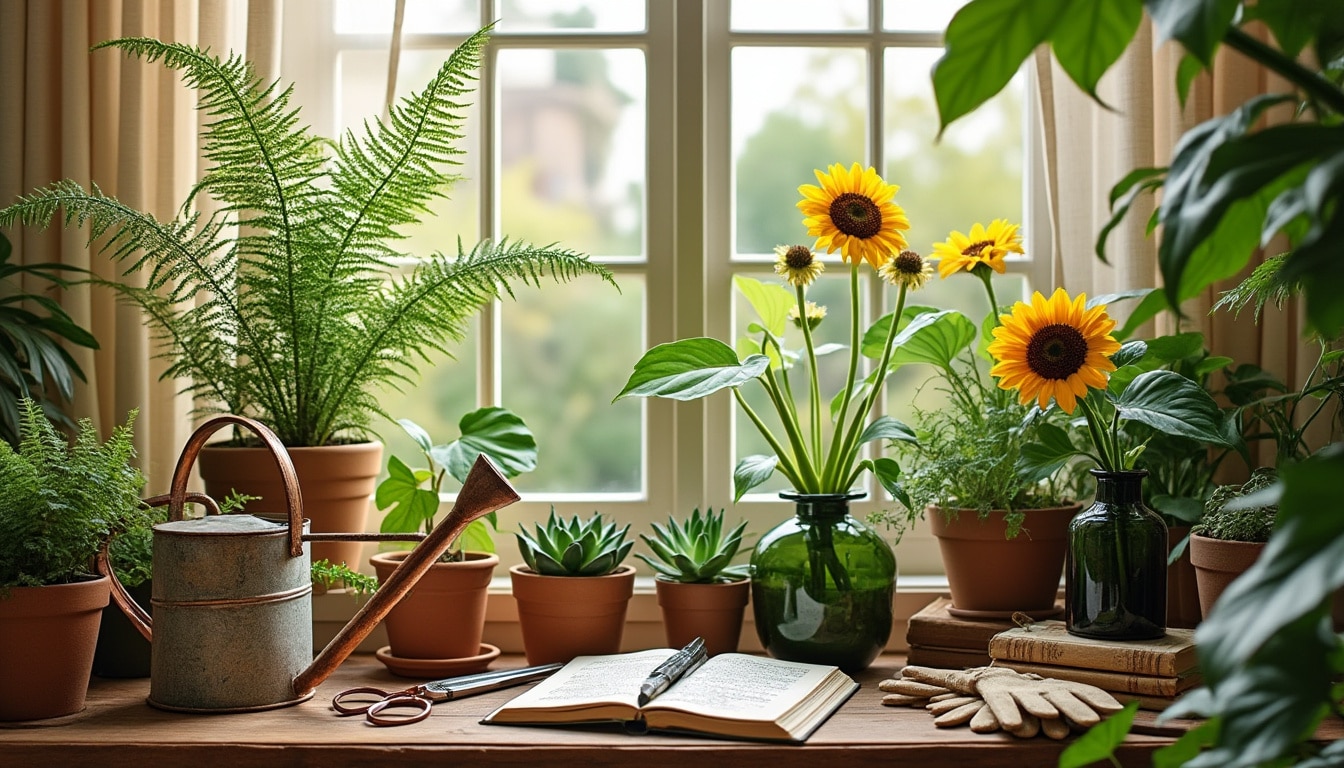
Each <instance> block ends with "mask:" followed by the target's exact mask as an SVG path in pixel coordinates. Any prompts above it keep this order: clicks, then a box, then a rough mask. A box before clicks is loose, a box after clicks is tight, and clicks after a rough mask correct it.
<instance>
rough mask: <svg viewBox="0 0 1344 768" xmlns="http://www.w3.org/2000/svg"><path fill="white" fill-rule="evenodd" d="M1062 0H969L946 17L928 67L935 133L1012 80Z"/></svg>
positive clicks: (1063, 7) (1064, 5) (1060, 13)
mask: <svg viewBox="0 0 1344 768" xmlns="http://www.w3.org/2000/svg"><path fill="white" fill-rule="evenodd" d="M1070 5H1071V4H1070V3H1069V2H1067V0H971V2H969V3H967V4H966V5H965V6H963V7H962V9H961V10H960V11H958V12H957V15H956V16H953V17H952V21H951V23H949V24H948V25H947V34H946V36H945V38H944V40H945V44H946V51H945V52H944V53H943V57H942V58H941V59H939V60H938V62H937V63H936V64H934V66H933V92H934V98H935V99H936V100H937V102H938V121H939V135H941V134H942V131H944V130H946V129H947V126H949V125H951V124H952V121H954V120H956V119H957V118H959V117H961V116H962V115H965V114H967V113H969V112H971V111H972V110H974V109H975V108H976V107H979V106H980V105H981V104H983V103H985V102H986V101H988V100H989V98H990V97H991V96H993V95H994V94H996V93H998V92H999V91H1000V90H1002V89H1003V87H1004V86H1005V85H1007V84H1008V81H1009V80H1012V79H1013V75H1015V74H1017V70H1018V69H1019V68H1020V67H1021V66H1022V62H1024V61H1026V59H1027V57H1028V56H1030V55H1031V52H1032V51H1034V50H1035V49H1036V46H1038V45H1040V44H1041V43H1043V42H1045V41H1046V40H1047V39H1049V37H1050V33H1051V31H1052V30H1053V28H1054V25H1055V24H1056V22H1058V21H1059V20H1060V19H1062V18H1064V17H1065V16H1066V15H1067V14H1069V13H1070V12H1072V11H1071V8H1070Z"/></svg>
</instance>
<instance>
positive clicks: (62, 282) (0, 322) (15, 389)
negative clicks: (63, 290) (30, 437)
mask: <svg viewBox="0 0 1344 768" xmlns="http://www.w3.org/2000/svg"><path fill="white" fill-rule="evenodd" d="M13 255H14V249H13V246H12V245H10V242H9V238H7V237H5V236H4V234H0V288H2V289H3V295H2V296H0V440H3V441H5V442H7V443H9V444H10V445H11V446H13V447H16V448H17V447H18V445H19V422H20V419H21V416H20V414H19V408H18V405H19V401H20V400H21V399H22V398H25V397H29V398H32V399H34V400H35V401H37V403H38V404H39V405H41V406H42V410H43V411H45V412H46V414H47V417H48V418H50V419H52V420H53V421H55V422H56V423H58V424H60V425H62V426H65V427H73V426H74V422H72V421H71V420H70V417H69V416H67V415H66V413H65V411H64V410H62V404H63V403H65V402H69V400H70V399H71V398H72V397H74V394H75V383H74V380H75V379H76V378H78V379H79V380H80V381H83V380H84V371H83V370H81V369H80V367H79V364H78V363H76V362H75V360H74V358H73V357H71V356H70V353H69V352H67V351H66V350H65V348H64V347H62V346H61V345H60V344H58V343H57V341H58V340H64V341H67V342H69V343H71V344H77V345H79V346H81V347H88V348H89V349H97V348H98V342H97V341H96V340H95V339H94V338H93V336H92V335H91V334H90V333H89V332H88V331H86V330H84V329H83V328H80V327H79V326H78V325H76V324H75V322H74V321H73V320H71V319H70V315H68V314H67V313H66V311H65V310H64V309H62V308H61V305H60V304H57V303H56V302H55V301H52V300H51V298H49V297H47V296H45V295H42V294H33V293H24V292H23V291H22V290H19V288H18V286H17V285H16V281H17V280H18V279H20V278H23V277H25V276H26V277H30V278H36V279H40V280H45V281H47V282H49V283H51V284H52V285H57V286H62V287H64V286H66V285H68V282H67V281H66V279H65V278H63V277H61V276H60V273H61V272H63V271H64V272H79V271H82V270H80V269H78V268H77V267H72V266H68V265H65V264H55V263H43V264H14V263H12V262H11V261H10V259H11V258H12V257H13ZM25 302H32V303H35V304H38V305H40V306H41V307H42V309H45V310H46V312H47V314H45V315H41V314H38V313H37V312H34V311H32V310H30V309H28V308H26V307H25V306H24V303H25Z"/></svg>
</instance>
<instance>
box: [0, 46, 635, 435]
mask: <svg viewBox="0 0 1344 768" xmlns="http://www.w3.org/2000/svg"><path fill="white" fill-rule="evenodd" d="M488 31H489V29H488V28H487V29H483V30H481V31H479V32H477V33H476V34H473V35H471V36H470V37H468V38H467V39H466V40H465V41H464V42H463V43H462V44H461V45H459V46H458V47H457V49H456V50H454V51H453V52H452V53H451V54H450V55H449V56H448V58H447V59H446V60H445V61H444V63H443V65H442V67H440V69H439V70H438V72H437V73H436V74H435V75H434V77H433V78H432V79H431V80H430V81H429V82H428V83H427V84H426V85H425V86H424V88H423V89H422V90H420V91H418V92H415V93H412V94H411V95H409V96H407V97H406V98H404V99H402V100H401V101H400V102H399V103H398V104H397V105H395V106H394V107H392V108H391V110H390V115H389V117H388V118H387V119H386V120H379V119H377V118H373V119H370V120H367V121H366V122H365V124H364V126H363V127H362V128H361V129H359V130H354V131H347V132H346V133H345V134H344V135H342V136H341V137H340V138H339V139H338V140H335V141H331V140H327V139H324V138H321V137H319V136H316V135H314V134H313V133H312V132H311V130H310V128H309V127H308V126H306V125H304V124H303V123H302V121H301V120H300V117H299V112H298V110H297V109H296V108H294V107H293V106H292V105H291V102H290V100H291V97H292V94H293V89H292V87H284V86H283V85H281V83H279V82H274V83H269V84H268V83H264V82H263V81H262V80H261V79H260V78H258V76H257V75H256V73H255V71H254V69H253V67H252V66H251V65H250V64H249V63H247V62H246V61H244V60H243V59H242V58H241V57H240V56H237V55H232V56H230V57H229V58H228V59H227V60H221V59H219V58H217V57H215V56H213V55H211V54H209V53H208V52H206V51H203V50H201V49H199V48H195V47H192V46H188V45H182V44H178V43H167V42H162V41H159V40H153V39H147V38H125V39H119V40H111V41H108V42H105V43H101V44H99V45H98V46H96V48H99V49H101V48H108V47H112V48H118V49H121V50H123V51H125V52H126V53H128V54H130V55H132V56H135V57H138V58H141V59H144V60H146V61H150V62H154V61H162V63H163V64H164V65H165V66H167V67H169V68H171V69H174V70H178V71H180V72H181V73H182V77H183V80H184V82H185V83H186V85H187V86H188V87H191V88H194V89H196V90H197V91H198V92H199V99H198V105H199V106H198V108H199V109H200V110H201V111H202V112H203V113H204V114H205V115H206V116H207V122H206V124H205V127H204V128H203V135H202V152H203V154H204V156H205V158H206V160H207V167H206V169H205V172H204V175H203V177H202V178H201V180H200V181H199V182H198V183H197V184H196V186H195V187H194V188H193V189H192V191H191V194H190V195H189V196H188V198H187V200H185V201H184V202H183V204H182V206H181V208H180V209H179V213H178V215H177V216H176V217H175V218H174V219H172V220H169V221H159V220H158V219H156V218H155V217H153V216H151V215H149V214H147V213H144V212H142V211H138V210H135V209H133V208H131V207H130V206H128V205H126V204H125V203H123V202H121V201H119V200H117V199H115V198H112V197H108V196H107V195H105V194H103V192H102V191H101V190H100V189H98V187H97V186H96V185H95V186H91V187H90V188H89V189H85V188H83V187H82V186H81V185H79V184H77V183H75V182H73V181H69V180H66V181H58V182H55V183H53V184H51V185H49V186H47V187H44V188H41V189H38V190H36V191H34V192H32V193H31V194H29V195H28V196H26V197H22V198H20V199H19V200H18V201H17V202H15V203H13V204H12V205H10V206H9V207H7V208H4V209H0V226H10V225H13V224H16V223H21V224H27V225H46V224H48V223H49V222H50V221H52V220H53V219H55V218H57V216H58V215H59V216H60V217H61V220H62V221H63V222H64V223H65V224H66V225H67V226H69V225H77V226H82V225H86V224H87V225H88V234H89V242H90V244H92V243H94V241H97V242H98V247H99V248H100V249H101V250H103V251H106V252H108V253H110V254H111V256H112V258H114V259H116V260H117V261H119V262H121V263H122V264H124V265H125V266H126V271H127V272H128V273H130V272H136V271H142V272H143V273H144V274H145V279H144V281H143V282H144V285H143V286H137V285H132V284H130V283H129V282H125V283H123V282H107V283H106V284H107V285H109V286H110V287H111V288H113V289H114V290H116V291H117V292H118V293H119V294H120V295H121V296H122V297H123V298H124V299H126V300H128V301H130V302H131V303H133V304H135V305H137V306H138V307H139V308H140V309H141V310H142V311H143V312H144V314H145V317H146V318H147V320H148V322H149V323H150V324H151V325H152V326H153V327H154V328H155V329H156V330H157V332H158V336H159V340H160V342H161V343H162V345H163V356H164V357H165V358H167V359H168V360H169V361H170V363H169V365H168V367H167V369H166V371H165V373H164V376H165V377H173V378H179V377H180V378H183V379H185V380H188V381H190V382H192V383H191V384H190V386H189V390H190V391H191V392H192V394H193V395H195V396H196V398H197V402H199V403H204V405H203V406H202V408H201V409H199V411H198V413H210V412H216V411H223V412H228V413H234V414H242V415H248V416H253V417H255V418H257V419H259V420H260V421H262V422H264V423H265V424H266V425H267V426H269V427H270V428H271V429H272V430H274V432H275V433H276V434H277V435H278V436H279V438H280V440H281V441H282V442H283V443H284V444H285V445H287V446H320V445H327V444H330V443H331V442H332V441H333V440H336V439H338V437H337V435H338V433H342V434H353V435H356V436H359V437H361V438H362V437H363V436H364V435H366V434H367V433H368V432H369V427H370V424H371V422H372V419H373V417H374V416H375V415H379V416H386V414H385V413H384V411H383V409H382V407H381V406H380V404H379V400H378V393H377V392H376V391H375V389H377V388H386V387H397V386H399V385H402V384H405V383H408V382H409V381H411V377H412V376H413V375H414V374H415V373H416V370H417V369H416V366H417V364H418V363H420V362H423V361H426V360H428V359H429V358H428V356H429V355H430V354H431V353H434V352H440V353H445V354H446V353H447V351H448V349H447V345H448V343H449V342H451V341H458V340H460V339H462V338H463V335H464V333H465V332H466V329H467V323H468V321H469V320H470V319H471V317H472V316H473V315H474V314H475V313H476V311H477V309H478V308H479V307H481V306H482V305H484V304H486V303H489V302H491V301H493V300H495V299H498V298H500V297H501V296H502V295H504V294H507V295H509V296H512V295H513V289H512V287H511V284H514V283H520V284H526V285H532V286H538V287H539V286H540V284H541V279H542V277H544V276H549V277H550V278H552V279H554V280H557V281H563V280H570V279H573V278H575V277H577V276H579V275H581V274H593V275H597V276H599V277H601V278H602V279H603V280H606V281H607V282H609V283H611V284H612V285H615V282H614V280H613V279H612V277H611V275H610V273H609V272H607V271H606V270H605V269H603V268H602V267H600V266H598V265H596V264H593V263H591V262H590V261H589V260H588V259H587V258H586V257H584V256H582V255H580V254H578V253H575V252H572V251H569V250H565V249H562V248H556V247H551V246H546V247H534V246H531V245H527V244H523V243H519V242H510V241H509V240H508V239H507V238H506V239H502V240H500V241H498V242H492V241H485V242H482V243H479V244H477V245H475V246H473V247H471V248H464V247H463V246H462V243H461V242H460V241H459V242H458V243H457V246H456V249H455V250H454V251H449V252H442V251H441V252H435V253H433V254H430V255H428V256H426V257H424V258H421V259H418V260H417V261H416V262H415V265H414V266H413V267H411V268H410V269H409V270H408V271H405V272H404V273H403V267H402V266H401V264H403V263H404V258H403V257H404V256H405V254H403V253H401V252H399V251H398V250H397V249H396V248H395V247H394V244H395V243H396V241H397V240H399V239H402V238H404V234H403V233H402V232H401V229H402V228H403V227H406V226H408V225H411V224H414V223H416V222H418V221H420V220H421V219H423V218H424V216H425V215H426V213H427V211H428V206H429V205H430V203H431V202H433V201H434V200H435V199H437V198H444V197H446V196H447V192H448V190H449V188H450V187H451V185H452V183H453V182H455V181H456V180H457V179H458V178H459V177H458V176H456V175H454V174H452V173H450V172H448V171H449V169H451V167H452V166H454V165H457V164H459V163H458V157H459V156H460V155H461V154H462V150H460V149H458V148H457V147H456V146H454V144H455V142H456V141H457V140H458V139H460V138H461V136H462V135H463V127H462V123H463V115H464V114H465V113H466V108H465V105H464V103H463V100H464V98H465V97H466V96H467V95H468V93H469V90H470V85H471V81H472V80H474V79H475V78H474V75H473V72H474V71H475V70H476V69H477V68H478V67H479V66H480V63H481V60H482V56H483V52H484V50H485V46H486V42H487V37H488ZM200 198H211V199H213V200H214V201H215V203H216V204H217V205H216V206H215V209H216V210H218V213H214V214H211V215H210V216H208V217H206V216H202V215H201V214H200V213H199V209H198V208H197V206H196V203H197V201H198V199H200ZM239 229H240V230H241V231H242V232H243V234H242V235H241V236H236V237H235V231H236V230H239Z"/></svg>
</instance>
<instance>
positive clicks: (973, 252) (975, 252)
mask: <svg viewBox="0 0 1344 768" xmlns="http://www.w3.org/2000/svg"><path fill="white" fill-rule="evenodd" d="M993 244H994V241H993V240H981V241H980V242H978V243H971V244H970V245H968V246H966V250H964V251H962V252H961V255H962V256H970V257H972V258H974V257H976V256H979V255H980V251H982V250H984V249H985V248H988V247H989V246H991V245H993Z"/></svg>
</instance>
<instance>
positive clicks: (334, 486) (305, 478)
mask: <svg viewBox="0 0 1344 768" xmlns="http://www.w3.org/2000/svg"><path fill="white" fill-rule="evenodd" d="M286 451H287V452H288V453H289V458H290V461H292V462H293V463H294V472H295V473H296V474H297V475H298V478H299V491H300V493H301V494H302V496H303V516H304V517H305V518H307V519H308V520H310V521H312V524H311V527H310V530H311V531H312V532H313V533H358V532H361V531H363V530H364V525H365V521H366V519H367V518H368V514H369V499H370V497H372V496H373V487H374V481H376V480H377V479H378V470H379V467H381V466H382V458H383V444H382V443H351V444H349V445H324V446H319V447H314V448H287V449H286ZM196 467H197V469H198V470H199V471H200V473H201V480H202V481H204V482H205V492H206V494H208V495H209V496H211V497H213V498H214V499H216V500H220V501H222V500H223V499H224V497H225V496H227V495H228V494H229V492H230V491H231V490H237V491H239V492H240V493H245V494H248V495H249V496H260V497H261V499H260V500H259V501H253V502H250V503H249V504H248V505H247V511H248V513H249V514H253V515H257V516H262V515H280V516H283V515H284V514H285V492H284V484H283V482H282V481H281V479H280V471H279V470H278V469H276V466H275V459H274V458H273V457H272V456H271V452H270V451H269V450H267V449H265V448H231V447H227V446H225V445H223V444H220V443H215V444H212V445H207V446H206V447H204V448H202V449H201V453H200V456H199V457H198V459H197V463H196ZM363 547H364V545H363V544H361V543H359V542H357V541H336V542H315V543H314V544H313V545H312V550H311V554H312V558H313V561H314V562H316V561H318V560H330V561H331V562H333V563H345V564H347V565H349V566H351V567H352V568H353V567H355V565H354V564H356V563H358V562H359V561H360V555H361V551H362V549H363Z"/></svg>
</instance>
